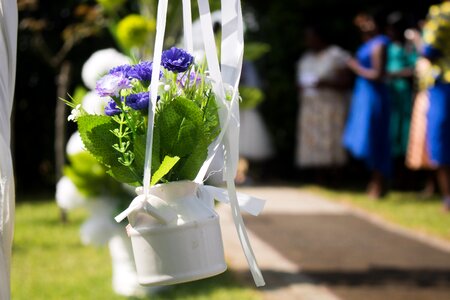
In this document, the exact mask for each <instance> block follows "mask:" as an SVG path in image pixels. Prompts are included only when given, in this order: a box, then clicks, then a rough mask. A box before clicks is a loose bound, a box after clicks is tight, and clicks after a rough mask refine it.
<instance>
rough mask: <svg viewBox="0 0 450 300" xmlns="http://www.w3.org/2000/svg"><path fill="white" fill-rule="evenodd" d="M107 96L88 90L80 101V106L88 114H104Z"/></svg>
mask: <svg viewBox="0 0 450 300" xmlns="http://www.w3.org/2000/svg"><path fill="white" fill-rule="evenodd" d="M109 99H110V98H109V97H100V96H99V95H97V94H96V93H95V92H92V91H91V92H88V93H86V95H85V96H84V98H83V100H82V101H81V106H82V107H83V109H84V110H85V111H86V112H87V113H88V114H90V115H105V106H106V104H107V103H108V101H109Z"/></svg>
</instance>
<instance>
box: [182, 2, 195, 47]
mask: <svg viewBox="0 0 450 300" xmlns="http://www.w3.org/2000/svg"><path fill="white" fill-rule="evenodd" d="M183 30H184V46H185V47H186V51H187V52H189V53H191V54H192V53H194V41H193V36H192V14H191V0H183Z"/></svg>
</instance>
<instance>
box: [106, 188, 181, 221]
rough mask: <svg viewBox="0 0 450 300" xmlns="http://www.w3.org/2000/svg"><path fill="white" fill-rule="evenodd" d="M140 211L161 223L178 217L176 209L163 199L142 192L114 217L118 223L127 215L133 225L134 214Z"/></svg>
mask: <svg viewBox="0 0 450 300" xmlns="http://www.w3.org/2000/svg"><path fill="white" fill-rule="evenodd" d="M140 212H141V213H142V212H144V213H146V214H148V215H150V216H152V217H153V218H155V219H156V220H158V221H159V222H161V223H162V224H169V223H171V222H173V221H175V220H176V219H177V217H178V216H177V213H176V211H175V210H174V209H173V208H171V207H170V205H169V204H167V202H166V201H164V200H163V199H161V198H159V197H156V196H154V195H150V194H148V195H145V194H143V195H138V196H137V197H135V198H134V199H133V201H132V202H131V204H130V206H129V207H128V208H127V209H126V210H124V211H123V212H122V213H120V214H119V215H117V216H116V217H115V218H114V219H115V220H116V222H118V223H119V222H122V221H123V220H124V219H125V218H126V217H128V220H129V223H130V225H131V226H134V225H135V224H136V216H137V214H138V213H140Z"/></svg>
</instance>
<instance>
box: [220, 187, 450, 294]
mask: <svg viewBox="0 0 450 300" xmlns="http://www.w3.org/2000/svg"><path fill="white" fill-rule="evenodd" d="M240 191H241V192H244V193H248V194H250V195H254V196H257V197H260V198H264V199H266V200H267V204H266V208H265V210H264V212H263V214H262V215H260V216H258V217H253V216H248V215H246V216H245V221H246V225H247V229H248V230H249V235H250V239H251V242H252V245H253V248H254V251H255V253H256V256H257V258H258V262H259V264H260V267H261V269H262V270H263V274H264V276H265V279H266V282H267V287H265V288H263V289H262V291H263V294H264V296H265V299H269V300H271V299H283V300H289V299H295V300H303V299H305V300H322V299H323V300H336V299H344V300H361V299H364V300H377V299H382V300H386V299H389V300H397V299H398V300H400V299H408V300H423V299H433V300H441V299H442V300H443V299H446V300H448V299H450V246H449V243H446V242H442V241H438V240H436V239H430V238H427V237H424V236H421V235H419V234H416V233H414V232H411V231H408V230H404V229H401V228H399V227H397V226H395V225H391V224H388V223H386V222H383V221H380V219H378V218H376V217H372V216H370V215H368V214H366V213H363V212H361V211H358V210H355V209H352V208H349V207H346V206H343V205H339V204H336V203H333V202H329V201H327V200H325V199H323V198H321V197H319V196H317V195H315V194H311V193H308V192H305V191H302V190H301V189H295V188H289V187H265V188H254V187H252V188H241V189H240ZM218 210H219V213H220V215H221V222H222V231H223V238H224V244H225V254H226V256H227V259H228V261H229V264H230V267H231V268H233V269H234V270H236V271H237V273H238V274H239V276H241V278H242V279H243V280H245V281H247V282H248V283H249V284H252V281H251V280H252V279H251V276H250V273H249V271H248V267H247V264H246V261H245V257H244V255H243V254H242V251H241V250H240V245H239V241H238V239H237V236H236V233H235V229H234V225H233V224H232V221H231V216H230V213H229V208H228V207H227V206H221V207H219V209H218Z"/></svg>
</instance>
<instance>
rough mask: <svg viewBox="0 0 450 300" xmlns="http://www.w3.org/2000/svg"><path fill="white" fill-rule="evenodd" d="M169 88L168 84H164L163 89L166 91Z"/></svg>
mask: <svg viewBox="0 0 450 300" xmlns="http://www.w3.org/2000/svg"><path fill="white" fill-rule="evenodd" d="M169 90H170V85H168V84H166V85H164V91H166V92H168V91H169Z"/></svg>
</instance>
